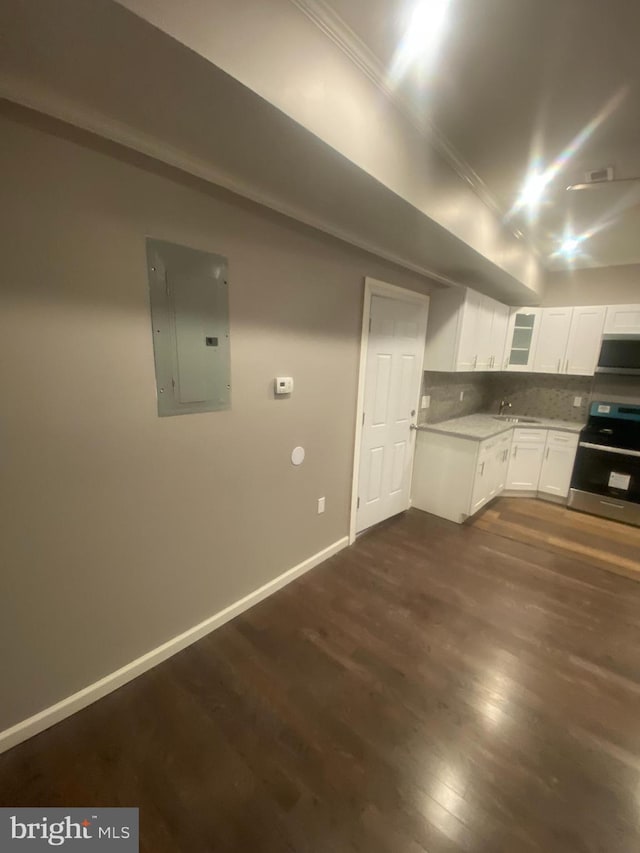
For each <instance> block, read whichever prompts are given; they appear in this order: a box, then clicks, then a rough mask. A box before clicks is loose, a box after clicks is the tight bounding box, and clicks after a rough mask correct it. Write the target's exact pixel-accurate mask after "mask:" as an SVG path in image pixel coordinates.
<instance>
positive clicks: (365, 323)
mask: <svg viewBox="0 0 640 853" xmlns="http://www.w3.org/2000/svg"><path fill="white" fill-rule="evenodd" d="M372 296H386V297H387V298H389V299H399V300H401V301H402V302H417V303H418V304H420V305H426V306H427V311H428V307H429V297H428V296H427V295H426V294H424V293H416V292H415V291H413V290H406V289H405V288H404V287H397V286H396V285H395V284H387V282H386V281H379V280H378V279H376V278H369V277H368V276H367V277H366V278H365V280H364V304H363V307H362V332H361V335H360V365H359V367H358V400H357V404H356V434H355V440H354V447H353V479H352V481H351V515H350V519H349V544H350V545H351V544H353V543H354V542H355V541H356V524H357V512H358V481H359V479H360V450H361V447H362V414H363V412H364V385H365V374H366V369H367V351H368V348H369V318H370V316H371V297H372ZM423 371H424V347H423V349H422V358H421V359H420V382H419V383H418V392H417V400H416V412H417V411H419V404H420V391H421V390H422V374H423ZM414 443H415V442H414ZM409 506H411V500H409Z"/></svg>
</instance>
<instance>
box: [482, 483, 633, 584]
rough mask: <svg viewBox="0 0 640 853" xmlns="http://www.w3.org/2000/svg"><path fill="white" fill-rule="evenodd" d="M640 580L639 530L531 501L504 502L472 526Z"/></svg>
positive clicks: (486, 511)
mask: <svg viewBox="0 0 640 853" xmlns="http://www.w3.org/2000/svg"><path fill="white" fill-rule="evenodd" d="M468 523H469V524H472V525H473V526H474V527H477V528H479V529H481V530H488V531H489V532H490V533H497V534H498V535H500V536H506V537H507V538H509V539H515V540H517V541H518V542H529V543H531V544H533V545H537V546H538V547H540V548H546V549H548V550H550V551H555V552H556V553H558V554H565V555H569V556H572V557H577V558H578V559H580V560H583V561H585V562H587V563H590V564H591V565H593V566H598V567H599V568H601V569H606V570H607V571H608V572H615V573H616V574H618V575H623V576H624V577H630V578H634V579H635V580H637V581H640V528H639V527H631V526H630V525H628V524H619V523H618V522H615V521H610V520H609V519H607V518H599V517H598V516H595V515H587V514H586V513H578V512H575V510H571V509H567V508H565V507H562V506H558V505H557V504H554V503H549V502H547V501H541V500H536V499H528V498H517V499H515V500H514V499H513V498H499V499H498V500H496V501H493V502H492V503H490V504H489V505H488V506H487V507H486V509H484V510H482V511H481V512H479V513H478V514H477V515H476V516H474V517H473V518H472V519H471V520H470V521H469V522H468Z"/></svg>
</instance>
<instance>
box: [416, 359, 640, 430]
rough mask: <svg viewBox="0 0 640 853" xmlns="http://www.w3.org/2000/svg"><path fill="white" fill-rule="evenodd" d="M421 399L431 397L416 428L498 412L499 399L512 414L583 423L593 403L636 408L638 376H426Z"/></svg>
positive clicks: (639, 388) (429, 373)
mask: <svg viewBox="0 0 640 853" xmlns="http://www.w3.org/2000/svg"><path fill="white" fill-rule="evenodd" d="M461 392H463V399H462V400H460V393H461ZM422 394H423V395H425V394H426V395H428V396H429V397H430V398H431V404H430V406H429V408H428V409H423V410H421V411H420V413H419V422H420V423H437V422H438V421H446V420H449V418H459V417H463V416H464V415H471V414H473V413H474V412H496V413H497V411H498V407H499V405H500V400H503V399H504V400H508V401H509V402H510V403H511V409H510V410H508V411H510V412H511V413H512V414H514V415H527V416H529V417H541V418H558V419H560V420H568V421H586V420H587V414H588V411H589V403H590V402H591V400H592V399H594V400H603V401H608V402H616V401H620V402H625V403H636V404H638V405H640V377H637V376H632V377H628V376H609V375H604V374H600V375H597V376H595V377H594V376H566V375H562V376H557V375H555V374H547V373H436V372H433V371H425V373H424V377H423V383H422ZM575 397H581V398H582V399H581V402H580V405H579V406H574V405H573V402H574V398H575Z"/></svg>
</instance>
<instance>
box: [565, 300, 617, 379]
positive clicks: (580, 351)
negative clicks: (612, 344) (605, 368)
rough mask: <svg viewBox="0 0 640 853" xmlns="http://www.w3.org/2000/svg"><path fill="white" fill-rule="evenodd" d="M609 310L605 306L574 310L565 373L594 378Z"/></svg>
mask: <svg viewBox="0 0 640 853" xmlns="http://www.w3.org/2000/svg"><path fill="white" fill-rule="evenodd" d="M606 312H607V309H606V308H605V306H604V305H600V306H598V305H595V306H588V307H585V308H574V309H573V316H572V318H571V328H570V330H569V342H568V344H567V354H566V358H565V364H564V368H565V369H564V372H565V373H570V374H572V375H574V376H593V374H594V372H595V369H596V365H597V363H598V356H599V354H600V345H601V342H602V330H603V328H604V320H605V314H606Z"/></svg>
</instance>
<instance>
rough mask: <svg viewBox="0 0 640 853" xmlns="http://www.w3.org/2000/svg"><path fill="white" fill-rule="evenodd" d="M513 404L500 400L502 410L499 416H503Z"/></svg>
mask: <svg viewBox="0 0 640 853" xmlns="http://www.w3.org/2000/svg"><path fill="white" fill-rule="evenodd" d="M510 408H511V403H510V402H509V401H508V400H500V408H499V409H498V414H499V415H501V414H502V413H503V411H504V410H505V409H510Z"/></svg>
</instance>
